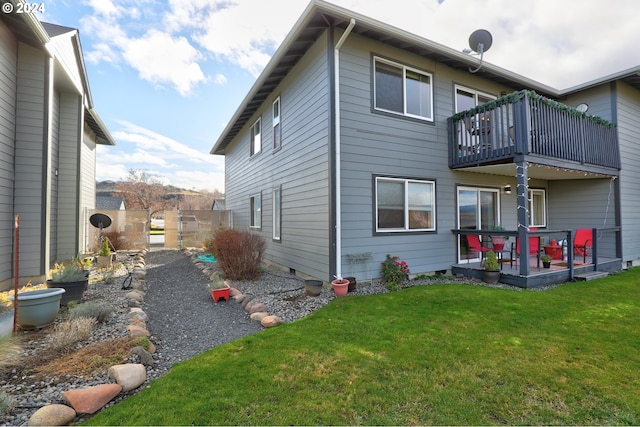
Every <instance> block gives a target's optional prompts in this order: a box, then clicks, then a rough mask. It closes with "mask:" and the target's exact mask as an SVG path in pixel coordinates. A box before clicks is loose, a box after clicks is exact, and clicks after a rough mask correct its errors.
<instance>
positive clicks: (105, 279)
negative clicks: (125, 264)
mask: <svg viewBox="0 0 640 427" xmlns="http://www.w3.org/2000/svg"><path fill="white" fill-rule="evenodd" d="M118 270H120V264H112V265H111V267H109V268H101V269H100V270H99V273H100V278H99V281H100V282H102V283H106V284H107V285H111V284H113V283H115V281H116V273H117V272H118Z"/></svg>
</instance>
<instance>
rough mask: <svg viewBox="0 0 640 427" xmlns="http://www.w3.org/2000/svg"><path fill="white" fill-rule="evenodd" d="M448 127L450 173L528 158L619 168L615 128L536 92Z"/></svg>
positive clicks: (459, 117)
mask: <svg viewBox="0 0 640 427" xmlns="http://www.w3.org/2000/svg"><path fill="white" fill-rule="evenodd" d="M448 124H449V141H450V144H449V166H450V167H451V168H460V167H465V166H471V165H482V164H492V163H504V162H506V161H513V158H514V157H515V156H517V155H524V156H535V157H538V158H547V159H557V160H563V161H570V162H576V163H579V164H582V165H592V166H597V167H604V168H613V169H620V151H619V147H618V138H617V132H616V125H615V124H613V123H611V122H608V121H606V120H604V119H602V118H600V117H597V116H592V115H588V114H585V113H582V112H580V111H578V110H576V109H574V108H571V107H568V106H566V105H564V104H561V103H559V102H556V101H553V100H550V99H548V98H545V97H542V96H540V95H538V94H536V93H535V92H532V91H519V92H514V93H512V94H510V95H506V96H503V97H501V98H498V99H496V100H495V101H491V102H488V103H486V104H483V105H480V106H478V107H476V108H473V109H471V110H468V111H463V112H461V113H458V114H456V115H454V116H453V117H450V118H449V119H448Z"/></svg>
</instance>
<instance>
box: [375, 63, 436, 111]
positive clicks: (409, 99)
mask: <svg viewBox="0 0 640 427" xmlns="http://www.w3.org/2000/svg"><path fill="white" fill-rule="evenodd" d="M373 62H374V72H375V79H374V92H375V96H374V108H375V109H376V110H380V111H387V112H391V113H397V114H402V115H405V116H410V117H417V118H420V119H424V120H433V85H432V76H431V74H429V73H425V72H424V71H420V70H417V69H414V68H410V67H407V66H404V65H400V64H396V63H394V62H391V61H387V60H385V59H382V58H378V57H375V58H374V59H373Z"/></svg>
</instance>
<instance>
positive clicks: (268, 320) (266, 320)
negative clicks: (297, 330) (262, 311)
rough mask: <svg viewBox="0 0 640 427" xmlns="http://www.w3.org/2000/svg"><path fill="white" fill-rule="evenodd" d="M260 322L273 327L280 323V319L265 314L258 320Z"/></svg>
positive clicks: (266, 326)
mask: <svg viewBox="0 0 640 427" xmlns="http://www.w3.org/2000/svg"><path fill="white" fill-rule="evenodd" d="M260 324H261V325H262V326H264V327H265V328H273V327H274V326H278V325H281V324H282V319H281V318H280V317H278V316H267V317H265V318H264V319H262V320H261V321H260Z"/></svg>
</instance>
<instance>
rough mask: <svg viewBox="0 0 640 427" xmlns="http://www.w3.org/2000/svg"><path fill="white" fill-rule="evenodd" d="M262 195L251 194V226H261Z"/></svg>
mask: <svg viewBox="0 0 640 427" xmlns="http://www.w3.org/2000/svg"><path fill="white" fill-rule="evenodd" d="M261 199H262V197H261V195H260V194H256V195H254V196H251V208H250V209H251V223H250V227H251V228H260V227H262V201H261Z"/></svg>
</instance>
